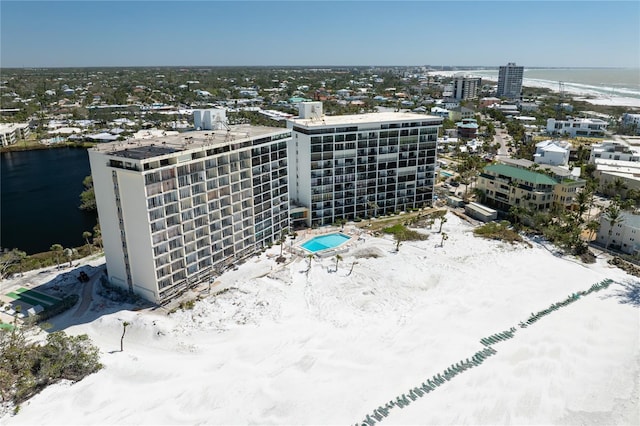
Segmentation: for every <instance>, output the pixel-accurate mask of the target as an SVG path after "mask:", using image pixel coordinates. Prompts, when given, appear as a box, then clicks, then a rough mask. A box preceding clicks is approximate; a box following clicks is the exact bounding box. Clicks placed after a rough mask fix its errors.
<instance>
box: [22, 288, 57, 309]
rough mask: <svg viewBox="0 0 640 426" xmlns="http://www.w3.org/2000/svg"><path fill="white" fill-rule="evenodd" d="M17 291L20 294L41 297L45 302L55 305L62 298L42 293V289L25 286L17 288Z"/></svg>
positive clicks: (35, 297)
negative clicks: (30, 288)
mask: <svg viewBox="0 0 640 426" xmlns="http://www.w3.org/2000/svg"><path fill="white" fill-rule="evenodd" d="M16 293H18V294H20V295H23V294H24V295H26V296H28V297H31V298H34V299H39V300H42V301H43V302H47V303H49V304H50V305H53V304H54V303H56V302H59V301H60V300H62V299H60V298H58V297H55V296H49V295H48V294H45V293H42V292H40V291H37V290H28V289H26V288H24V287H21V288H19V289H17V290H16Z"/></svg>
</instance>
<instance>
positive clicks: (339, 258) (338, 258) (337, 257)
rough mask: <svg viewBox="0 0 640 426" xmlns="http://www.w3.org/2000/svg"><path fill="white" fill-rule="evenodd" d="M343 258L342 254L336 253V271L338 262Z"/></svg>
mask: <svg viewBox="0 0 640 426" xmlns="http://www.w3.org/2000/svg"><path fill="white" fill-rule="evenodd" d="M341 260H342V256H340V255H339V254H336V272H338V262H340V261H341Z"/></svg>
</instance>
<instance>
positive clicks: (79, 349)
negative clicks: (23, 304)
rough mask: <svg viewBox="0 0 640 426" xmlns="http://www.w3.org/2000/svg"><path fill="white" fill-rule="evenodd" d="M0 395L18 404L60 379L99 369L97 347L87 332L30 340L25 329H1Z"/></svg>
mask: <svg viewBox="0 0 640 426" xmlns="http://www.w3.org/2000/svg"><path fill="white" fill-rule="evenodd" d="M0 359H1V360H2V362H0V396H1V397H2V399H3V400H5V401H11V402H13V403H14V404H16V406H17V404H19V403H20V402H23V401H25V400H26V399H28V398H30V397H31V396H33V395H35V394H36V393H38V392H40V391H41V390H42V389H44V388H45V387H47V386H48V385H50V384H53V383H56V382H58V381H60V380H71V381H73V382H77V381H80V380H82V379H83V378H84V377H86V376H88V375H89V374H92V373H95V372H96V371H98V370H100V369H101V368H102V364H100V356H99V351H98V348H97V347H95V346H94V345H93V343H91V341H90V340H89V337H88V336H87V335H86V334H83V335H80V336H68V335H66V334H65V333H64V332H63V331H59V332H55V333H51V334H49V335H48V336H47V340H46V343H45V344H43V345H40V344H38V343H30V342H28V341H27V338H26V337H25V329H24V328H21V329H14V330H12V331H0Z"/></svg>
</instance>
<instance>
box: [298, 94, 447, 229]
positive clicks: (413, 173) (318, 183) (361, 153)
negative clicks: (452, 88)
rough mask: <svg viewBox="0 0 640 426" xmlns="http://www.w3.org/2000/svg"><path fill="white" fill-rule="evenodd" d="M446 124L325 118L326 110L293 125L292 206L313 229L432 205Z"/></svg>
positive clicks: (313, 109)
mask: <svg viewBox="0 0 640 426" xmlns="http://www.w3.org/2000/svg"><path fill="white" fill-rule="evenodd" d="M441 124H442V118H440V117H434V116H428V115H422V114H414V113H400V112H386V113H372V114H359V115H349V116H324V115H323V114H322V103H320V102H309V103H304V104H302V105H301V106H300V114H299V117H297V118H294V119H291V120H288V121H287V125H288V127H289V128H290V129H291V130H292V141H291V144H290V148H289V174H290V176H291V182H292V184H291V186H290V188H289V191H290V196H291V199H292V204H295V205H302V206H306V207H307V208H309V211H310V217H309V223H308V224H309V225H312V226H317V225H327V224H331V223H334V222H335V221H336V220H337V219H343V218H344V219H350V220H352V219H356V218H366V217H372V216H377V215H380V214H387V213H393V212H398V211H403V210H407V209H410V208H417V207H422V206H427V205H431V203H432V200H433V187H434V183H435V166H436V148H437V136H438V128H439V127H440V126H441Z"/></svg>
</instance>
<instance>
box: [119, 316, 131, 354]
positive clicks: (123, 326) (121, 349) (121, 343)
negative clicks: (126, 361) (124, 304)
mask: <svg viewBox="0 0 640 426" xmlns="http://www.w3.org/2000/svg"><path fill="white" fill-rule="evenodd" d="M129 325H130V323H129V322H127V321H124V322H123V323H122V337H120V352H122V351H124V346H123V344H124V335H125V333H126V332H127V327H128V326H129Z"/></svg>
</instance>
